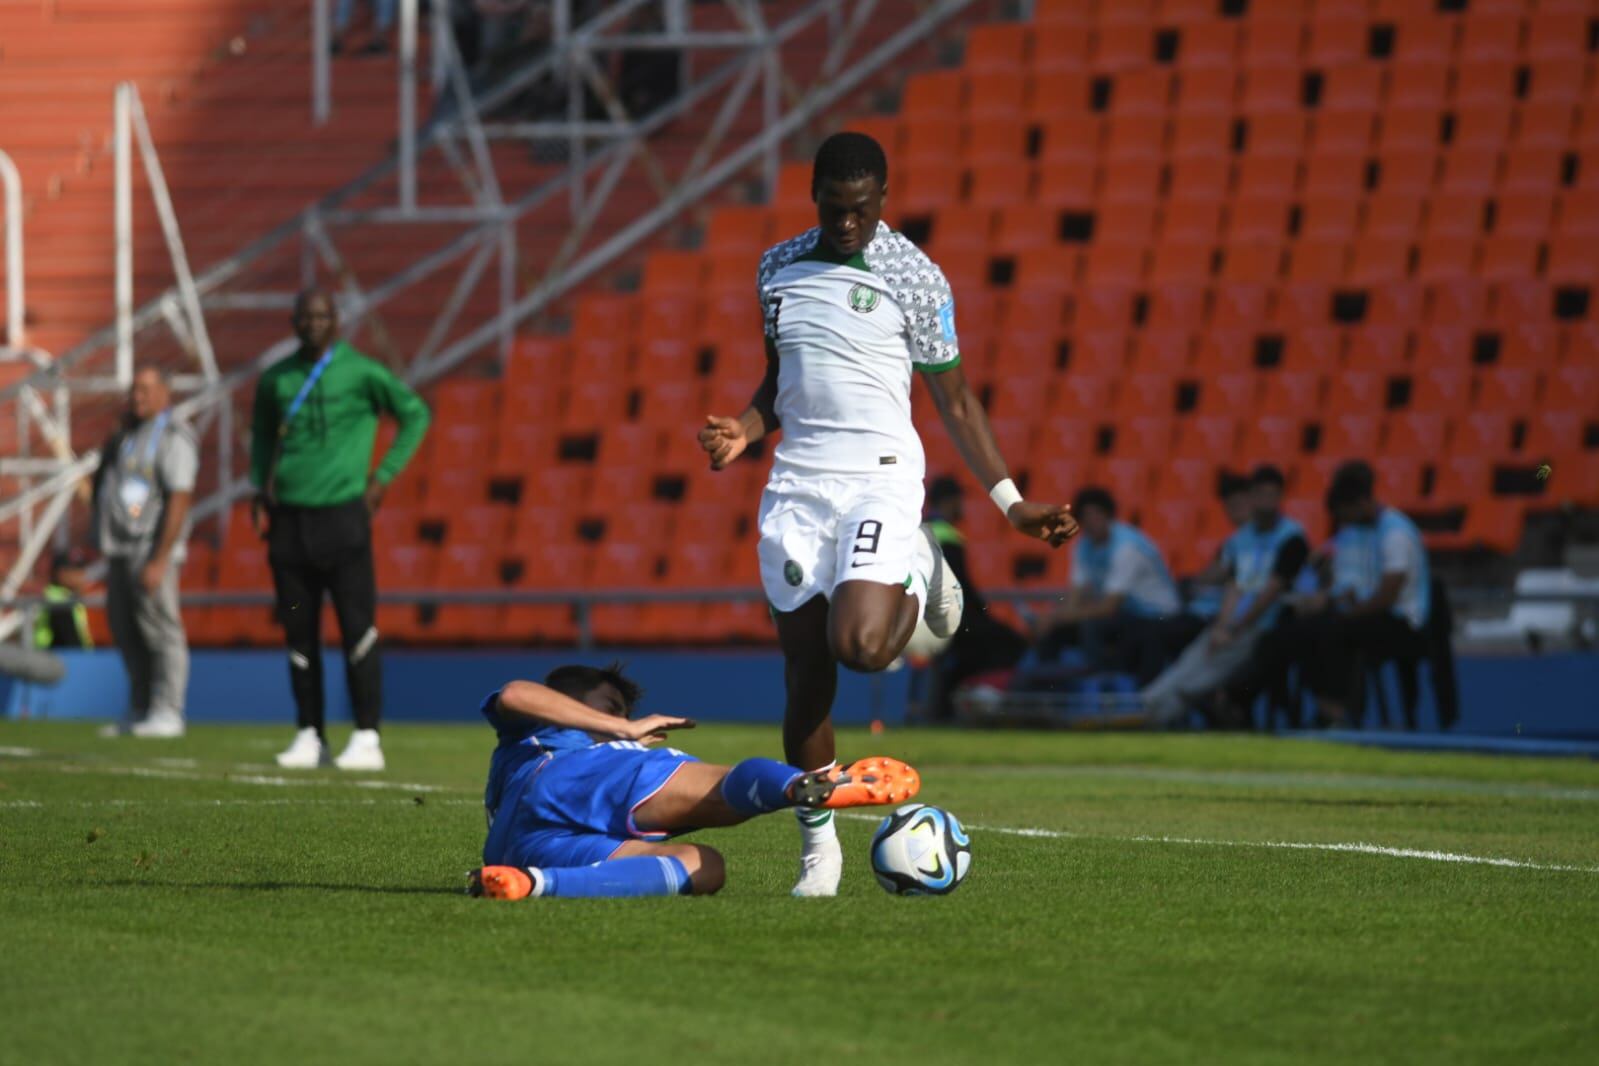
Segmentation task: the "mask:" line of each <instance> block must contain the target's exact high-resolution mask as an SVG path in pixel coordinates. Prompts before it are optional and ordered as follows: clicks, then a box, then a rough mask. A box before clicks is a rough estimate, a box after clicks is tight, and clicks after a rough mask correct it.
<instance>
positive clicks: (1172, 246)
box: [1149, 242, 1214, 285]
mask: <svg viewBox="0 0 1599 1066" xmlns="http://www.w3.org/2000/svg"><path fill="white" fill-rule="evenodd" d="M1213 251H1214V250H1213V248H1212V246H1211V245H1210V243H1209V242H1185V243H1165V242H1162V243H1161V244H1158V245H1156V246H1155V251H1154V254H1153V256H1152V257H1151V259H1150V263H1149V281H1150V282H1151V283H1153V284H1156V285H1172V284H1178V285H1182V284H1203V283H1204V282H1206V281H1208V280H1209V279H1210V274H1211V262H1212V258H1213Z"/></svg>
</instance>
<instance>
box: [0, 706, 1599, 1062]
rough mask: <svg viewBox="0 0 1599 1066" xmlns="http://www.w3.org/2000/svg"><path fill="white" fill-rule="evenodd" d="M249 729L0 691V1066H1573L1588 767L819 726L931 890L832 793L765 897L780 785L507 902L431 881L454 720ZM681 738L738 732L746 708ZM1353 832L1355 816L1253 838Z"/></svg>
mask: <svg viewBox="0 0 1599 1066" xmlns="http://www.w3.org/2000/svg"><path fill="white" fill-rule="evenodd" d="M334 739H335V741H336V742H342V739H343V738H342V737H336V738H334ZM284 740H286V730H283V729H274V730H268V729H260V728H246V727H212V728H202V729H198V730H196V731H195V732H194V733H193V734H192V735H191V736H190V737H189V738H188V739H186V740H182V741H171V742H133V741H108V740H99V739H97V738H95V736H94V733H93V728H92V726H88V725H79V724H42V723H3V724H0V959H3V961H0V971H3V973H4V981H3V986H0V987H3V992H0V1019H3V1021H0V1062H4V1063H29V1064H32V1063H56V1062H69V1061H70V1062H116V1063H123V1062H149V1063H174V1062H198V1063H211V1062H227V1063H230V1064H243V1063H256V1062H263V1063H264V1062H280V1063H281V1062H298V1063H312V1062H326V1061H335V1060H337V1061H340V1062H344V1063H366V1062H372V1063H412V1062H416V1063H441V1062H451V1061H461V1060H462V1059H463V1058H464V1057H466V1056H468V1055H470V1056H472V1057H475V1058H485V1057H487V1058H493V1059H501V1058H503V1059H504V1060H506V1061H510V1062H550V1063H589V1062H595V1063H611V1062H617V1063H629V1064H634V1063H639V1062H648V1061H666V1062H695V1063H763V1064H765V1063H773V1064H775V1063H791V1062H792V1063H798V1062H817V1061H831V1062H854V1061H863V1060H864V1061H871V1062H877V1063H890V1064H893V1063H899V1062H914V1063H958V1062H982V1063H985V1064H996V1063H1043V1062H1051V1063H1054V1062H1138V1063H1145V1062H1174V1061H1192V1062H1223V1061H1226V1062H1288V1061H1292V1062H1347V1061H1352V1060H1363V1061H1390V1062H1406V1063H1410V1062H1448V1063H1461V1062H1503V1061H1506V1060H1511V1059H1515V1060H1518V1061H1526V1062H1561V1061H1570V1062H1591V1061H1593V1055H1594V1048H1595V1047H1596V1046H1599V764H1596V763H1593V762H1586V761H1557V760H1523V759H1510V758H1500V759H1494V758H1484V757H1473V756H1456V755H1449V756H1443V755H1409V754H1407V755H1400V754H1393V753H1386V752H1374V751H1363V750H1354V749H1348V748H1344V747H1341V746H1335V745H1330V744H1316V743H1306V742H1295V741H1272V740H1265V739H1253V738H1228V737H1197V736H1158V737H1157V736H1148V737H1146V736H1067V735H1035V734H1022V733H986V734H969V733H941V732H906V731H901V732H890V733H889V734H888V735H887V736H883V737H877V738H873V737H867V736H864V735H861V734H851V735H847V736H846V737H845V738H844V740H843V744H842V747H843V749H844V750H845V751H846V752H847V753H852V754H856V755H859V754H866V753H867V751H868V749H881V750H882V751H884V752H886V753H889V754H894V755H900V756H904V757H906V758H908V759H910V760H912V761H913V762H915V763H916V764H917V765H918V766H919V767H920V768H921V770H922V772H923V778H924V781H925V787H924V791H923V795H922V797H921V798H922V799H924V800H926V801H929V802H933V803H938V804H940V805H943V806H947V807H948V808H950V809H951V810H953V811H954V812H956V813H957V814H958V815H960V816H961V817H962V818H963V819H964V820H965V821H966V822H967V823H968V825H969V826H971V827H972V837H973V841H972V846H973V851H974V865H973V871H972V874H971V876H970V878H969V879H968V881H967V883H966V884H965V885H964V886H963V887H962V888H961V890H960V891H959V892H957V893H956V894H954V895H953V896H950V897H947V898H943V899H896V898H892V897H890V896H888V895H887V894H885V893H884V892H882V891H881V890H880V889H879V888H878V887H877V885H876V884H875V883H874V882H873V880H872V878H871V876H870V871H869V869H868V868H867V865H866V861H865V852H866V842H867V840H868V838H869V836H870V833H871V830H872V827H873V824H874V823H873V821H872V820H870V819H865V818H857V819H851V820H847V821H845V822H843V825H842V832H843V835H844V843H845V848H846V860H847V862H848V863H849V865H848V867H847V874H846V878H845V885H844V891H843V894H842V896H841V897H840V898H838V899H835V900H795V899H791V898H789V897H788V895H787V889H788V886H789V883H790V880H791V877H792V875H793V873H794V867H795V855H796V851H797V834H796V832H795V829H794V826H793V821H792V819H791V818H789V817H788V816H787V815H777V816H773V817H770V818H767V819H764V820H761V821H758V822H755V823H751V824H749V825H746V826H743V827H740V828H738V829H734V830H728V831H723V832H720V833H716V834H708V835H707V836H709V837H711V838H712V839H714V841H715V842H716V843H717V844H718V845H719V846H720V847H721V848H722V850H723V852H724V853H725V854H726V855H727V857H728V865H729V884H728V887H727V889H726V890H725V891H724V892H723V893H722V894H721V895H720V896H717V897H713V898H707V899H673V900H646V901H636V902H629V901H614V902H610V901H604V902H585V901H554V900H546V901H527V902H525V903H514V904H513V903H491V902H487V901H480V900H472V899H468V898H466V897H464V896H463V895H461V894H460V887H461V884H462V873H463V871H464V870H466V869H467V867H469V866H471V865H474V864H475V862H476V856H477V851H478V848H479V847H480V845H481V842H482V827H483V814H482V811H481V810H480V802H479V796H480V788H481V779H482V773H483V768H484V764H485V761H486V757H487V754H488V746H489V743H490V740H491V738H490V736H489V734H488V732H487V730H485V729H480V728H469V727H449V726H436V727H420V726H411V727H406V726H396V727H394V728H392V729H391V730H390V731H389V732H388V734H387V741H386V747H387V749H388V752H389V760H390V764H391V769H390V771H389V773H388V774H386V775H384V776H382V777H381V778H378V779H376V781H374V782H362V781H361V780H358V779H352V778H350V777H348V776H338V775H337V774H335V773H333V772H328V773H316V774H303V775H292V774H286V773H283V772H280V771H278V770H277V769H276V768H275V767H272V766H271V765H270V763H271V754H272V752H273V751H274V750H275V749H276V748H277V747H278V746H280V745H281V743H282V742H283V741H284ZM680 743H681V744H682V746H684V747H686V748H688V749H689V750H692V751H694V752H695V753H697V754H699V755H701V756H702V757H705V758H708V759H717V760H734V759H737V758H739V757H741V756H743V755H746V754H767V753H772V752H773V751H774V749H775V748H776V745H777V740H776V731H775V729H773V728H762V729H755V728H741V727H714V728H702V729H700V730H698V731H697V732H695V733H693V734H686V735H684V739H683V740H682V741H681V742H680ZM363 785H372V786H375V787H363ZM1026 829H1032V830H1042V831H1046V832H1041V833H1034V834H1021V833H1018V832H1016V831H1017V830H1026ZM1357 843H1359V844H1370V845H1375V846H1377V849H1376V850H1368V851H1337V850H1330V849H1326V848H1323V847H1282V846H1264V845H1267V844H1277V845H1282V844H1302V845H1331V844H1357ZM1380 849H1390V850H1380ZM1407 849H1410V850H1414V851H1417V852H1425V853H1428V854H1426V855H1412V854H1405V853H1404V852H1405V851H1406V850H1407ZM1447 856H1455V857H1456V858H1459V857H1473V858H1478V859H1502V860H1512V861H1513V864H1505V865H1489V864H1485V863H1481V862H1466V861H1446V860H1447Z"/></svg>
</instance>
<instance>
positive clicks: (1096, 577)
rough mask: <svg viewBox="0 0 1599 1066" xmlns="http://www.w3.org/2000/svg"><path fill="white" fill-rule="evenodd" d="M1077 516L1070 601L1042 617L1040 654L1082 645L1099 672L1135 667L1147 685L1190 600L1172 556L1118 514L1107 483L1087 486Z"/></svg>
mask: <svg viewBox="0 0 1599 1066" xmlns="http://www.w3.org/2000/svg"><path fill="white" fill-rule="evenodd" d="M1072 514H1073V515H1074V516H1076V518H1077V521H1078V523H1079V524H1080V525H1081V526H1082V530H1083V536H1082V537H1080V538H1079V539H1078V541H1077V546H1076V548H1075V549H1073V552H1072V575H1071V588H1070V590H1069V591H1068V592H1067V594H1066V599H1065V601H1064V602H1063V603H1062V604H1061V605H1060V606H1059V607H1057V608H1056V609H1055V610H1054V611H1052V612H1050V613H1049V614H1046V615H1044V616H1042V617H1041V618H1040V619H1038V621H1037V622H1036V623H1035V632H1037V633H1039V634H1040V639H1039V641H1038V657H1039V659H1040V660H1042V661H1044V662H1050V661H1052V660H1054V659H1056V658H1058V657H1059V655H1060V651H1061V649H1062V648H1063V647H1065V646H1066V645H1068V644H1077V645H1079V646H1080V647H1081V648H1082V651H1083V654H1084V655H1085V656H1086V657H1087V658H1088V660H1089V663H1090V665H1091V667H1092V668H1093V669H1095V670H1114V671H1127V672H1130V673H1132V674H1134V675H1135V676H1136V677H1137V678H1138V681H1139V683H1140V684H1144V683H1147V682H1149V681H1151V680H1153V679H1154V677H1155V675H1156V674H1158V673H1160V670H1161V667H1163V666H1165V665H1166V660H1167V657H1168V651H1167V649H1168V648H1169V647H1170V646H1171V645H1172V643H1173V641H1172V637H1171V632H1172V629H1173V627H1175V626H1177V625H1180V624H1182V620H1181V613H1182V600H1181V598H1180V597H1179V596H1178V594H1177V583H1176V582H1175V581H1173V580H1172V576H1171V571H1170V570H1169V569H1167V566H1166V560H1165V557H1164V556H1162V555H1161V553H1160V548H1159V547H1157V546H1156V545H1155V542H1154V541H1152V540H1150V539H1149V538H1148V537H1147V536H1145V535H1144V533H1143V531H1141V530H1139V529H1138V528H1137V527H1135V526H1131V525H1128V524H1127V523H1126V522H1119V521H1117V520H1116V500H1115V498H1114V497H1112V496H1111V494H1110V493H1109V492H1107V491H1106V490H1105V489H1102V488H1099V487H1097V486H1089V487H1087V488H1084V489H1080V490H1079V491H1078V493H1077V496H1076V498H1075V499H1074V500H1073V501H1072Z"/></svg>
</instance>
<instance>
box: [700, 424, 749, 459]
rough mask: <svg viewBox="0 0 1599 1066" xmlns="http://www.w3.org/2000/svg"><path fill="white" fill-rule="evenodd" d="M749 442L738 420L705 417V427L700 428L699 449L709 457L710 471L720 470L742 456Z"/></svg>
mask: <svg viewBox="0 0 1599 1066" xmlns="http://www.w3.org/2000/svg"><path fill="white" fill-rule="evenodd" d="M749 442H750V441H749V434H747V433H746V432H745V431H744V423H742V422H740V421H739V420H738V419H736V418H723V417H720V416H717V415H706V416H705V425H704V426H702V427H701V428H700V447H701V448H704V449H705V453H706V454H707V455H709V456H710V457H711V469H712V470H720V469H722V468H723V467H724V466H726V465H727V464H728V463H731V462H732V461H733V460H734V459H737V458H738V457H739V456H740V455H743V454H744V449H745V448H747V447H749Z"/></svg>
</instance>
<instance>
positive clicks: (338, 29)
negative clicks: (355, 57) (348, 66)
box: [333, 0, 445, 56]
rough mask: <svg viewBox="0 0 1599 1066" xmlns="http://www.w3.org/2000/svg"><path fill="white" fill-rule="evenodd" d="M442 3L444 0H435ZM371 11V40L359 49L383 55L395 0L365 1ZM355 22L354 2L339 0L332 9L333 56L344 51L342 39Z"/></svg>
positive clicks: (362, 51)
mask: <svg viewBox="0 0 1599 1066" xmlns="http://www.w3.org/2000/svg"><path fill="white" fill-rule="evenodd" d="M435 2H437V3H443V2H445V0H435ZM366 6H367V7H369V8H371V9H372V39H371V40H369V41H368V42H367V43H366V47H365V48H363V49H361V54H363V55H373V56H375V55H383V54H384V53H385V52H387V51H388V50H389V33H390V32H391V31H392V30H393V29H394V13H395V10H396V9H397V7H398V4H397V0H366ZM354 21H355V0H339V2H338V5H337V6H336V7H335V8H334V9H333V54H334V55H338V54H340V53H341V52H343V51H344V37H345V35H346V34H347V33H349V32H350V25H351V24H352V23H353V22H354Z"/></svg>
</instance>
